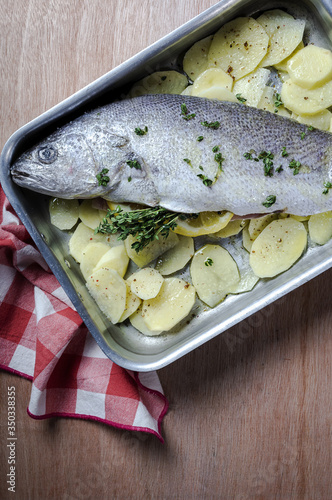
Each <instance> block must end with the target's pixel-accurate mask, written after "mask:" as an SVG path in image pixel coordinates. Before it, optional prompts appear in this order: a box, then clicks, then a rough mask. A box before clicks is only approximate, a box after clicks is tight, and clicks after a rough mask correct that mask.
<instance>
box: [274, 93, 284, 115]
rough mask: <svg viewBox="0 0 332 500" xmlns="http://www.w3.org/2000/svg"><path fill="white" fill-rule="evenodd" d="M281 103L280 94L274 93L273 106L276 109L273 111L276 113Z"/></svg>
mask: <svg viewBox="0 0 332 500" xmlns="http://www.w3.org/2000/svg"><path fill="white" fill-rule="evenodd" d="M283 104H284V103H283V102H282V100H281V95H280V94H278V93H277V94H276V97H275V101H274V107H275V108H276V109H275V110H274V112H275V113H278V108H279V107H280V106H282V105H283Z"/></svg>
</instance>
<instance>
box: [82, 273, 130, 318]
mask: <svg viewBox="0 0 332 500" xmlns="http://www.w3.org/2000/svg"><path fill="white" fill-rule="evenodd" d="M86 286H87V288H88V290H89V293H90V294H91V296H92V297H93V298H94V300H95V301H96V303H97V305H98V306H99V308H100V309H101V311H102V312H103V313H104V314H105V316H106V317H107V318H108V319H109V320H110V322H111V323H113V324H115V323H118V322H119V321H120V318H121V316H122V315H123V313H124V310H125V307H126V295H127V285H126V282H125V281H124V279H123V278H121V276H119V275H118V273H117V272H116V271H114V269H106V268H101V269H98V271H96V272H95V273H93V274H92V275H91V276H88V278H87V280H86Z"/></svg>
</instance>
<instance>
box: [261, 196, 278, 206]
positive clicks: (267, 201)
mask: <svg viewBox="0 0 332 500" xmlns="http://www.w3.org/2000/svg"><path fill="white" fill-rule="evenodd" d="M276 200H277V197H276V196H275V195H274V194H270V195H269V196H267V197H266V199H265V201H263V203H262V205H264V207H266V208H269V207H271V205H273V204H274V203H275V202H276Z"/></svg>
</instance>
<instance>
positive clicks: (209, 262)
mask: <svg viewBox="0 0 332 500" xmlns="http://www.w3.org/2000/svg"><path fill="white" fill-rule="evenodd" d="M204 264H205V265H206V266H207V267H209V266H212V264H213V260H212V259H210V257H208V258H207V259H206V260H205V261H204Z"/></svg>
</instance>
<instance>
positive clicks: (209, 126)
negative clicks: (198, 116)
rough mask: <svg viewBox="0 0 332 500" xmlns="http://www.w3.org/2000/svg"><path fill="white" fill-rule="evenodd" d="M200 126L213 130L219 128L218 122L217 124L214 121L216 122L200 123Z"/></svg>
mask: <svg viewBox="0 0 332 500" xmlns="http://www.w3.org/2000/svg"><path fill="white" fill-rule="evenodd" d="M201 125H203V127H207V128H212V129H214V130H217V129H218V128H219V127H220V122H218V121H216V122H207V121H204V122H201Z"/></svg>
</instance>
